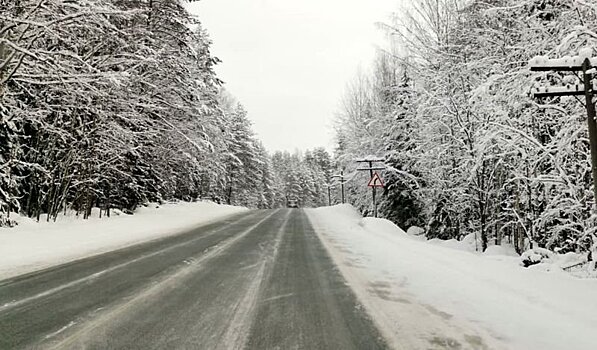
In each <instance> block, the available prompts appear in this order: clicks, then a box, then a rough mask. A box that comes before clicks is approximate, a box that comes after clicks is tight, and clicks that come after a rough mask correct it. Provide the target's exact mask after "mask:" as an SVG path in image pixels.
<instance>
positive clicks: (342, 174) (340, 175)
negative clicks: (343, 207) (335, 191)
mask: <svg viewBox="0 0 597 350" xmlns="http://www.w3.org/2000/svg"><path fill="white" fill-rule="evenodd" d="M332 178H339V179H340V187H341V188H342V204H344V203H345V200H344V184H345V183H346V181H345V180H344V170H342V171H340V174H339V175H333V176H332Z"/></svg>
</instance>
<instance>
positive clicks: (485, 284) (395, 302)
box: [307, 205, 597, 350]
mask: <svg viewBox="0 0 597 350" xmlns="http://www.w3.org/2000/svg"><path fill="white" fill-rule="evenodd" d="M307 213H308V215H309V218H310V219H311V222H312V223H313V226H314V228H315V230H316V231H317V232H318V234H319V235H320V237H321V238H322V241H323V243H324V245H325V246H326V248H327V249H328V251H329V252H330V254H331V255H332V257H333V259H334V260H335V261H336V263H337V264H338V266H339V269H340V271H341V272H342V274H343V275H344V276H345V278H346V279H347V281H348V283H349V284H350V285H351V286H352V287H353V289H354V291H355V293H356V294H357V296H358V297H359V300H360V301H361V302H362V303H363V305H364V306H365V308H367V310H368V311H369V313H370V314H371V315H372V317H373V319H374V321H375V322H376V323H377V324H378V326H379V327H380V329H381V330H382V332H384V334H385V335H386V337H387V338H388V340H389V341H390V342H391V343H392V345H393V346H394V347H395V348H397V349H427V348H458V349H461V348H462V349H483V348H489V349H501V348H503V349H545V350H548V349H581V348H593V347H594V336H595V334H596V333H597V280H591V279H577V278H574V277H571V276H570V275H568V274H566V273H563V272H557V270H554V271H551V272H545V271H541V270H539V269H532V268H531V269H525V268H522V267H521V266H520V264H519V263H520V259H519V258H517V257H512V256H508V253H507V249H506V250H505V252H503V253H504V254H501V253H500V252H499V249H498V248H495V249H494V250H495V251H492V252H490V254H485V255H482V254H477V253H471V252H468V251H463V250H458V249H453V247H452V248H450V247H449V246H443V245H441V244H437V243H436V244H433V243H431V244H430V243H427V242H425V241H421V240H419V239H416V238H413V237H410V236H408V235H407V234H405V233H404V232H403V231H402V230H400V229H399V228H398V227H396V226H394V225H393V224H391V223H389V222H387V221H386V220H381V219H372V218H365V219H363V218H361V216H360V215H359V214H358V213H357V212H356V210H354V208H352V207H351V206H348V205H341V206H335V207H326V208H318V209H311V210H307ZM392 226H393V227H392Z"/></svg>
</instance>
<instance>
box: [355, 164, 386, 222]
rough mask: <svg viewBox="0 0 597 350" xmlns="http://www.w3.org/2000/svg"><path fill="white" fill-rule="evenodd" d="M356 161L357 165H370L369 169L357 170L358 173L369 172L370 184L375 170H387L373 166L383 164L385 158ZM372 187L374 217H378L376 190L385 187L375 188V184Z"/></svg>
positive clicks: (383, 167)
mask: <svg viewBox="0 0 597 350" xmlns="http://www.w3.org/2000/svg"><path fill="white" fill-rule="evenodd" d="M355 161H356V162H357V163H367V164H368V165H369V167H367V168H357V170H358V171H368V172H369V176H370V180H369V182H370V183H371V181H373V179H374V174H373V172H374V171H375V170H385V168H386V167H385V166H373V163H380V162H383V161H384V160H383V158H374V157H367V158H364V159H357V160H355ZM376 174H377V173H376ZM369 186H370V185H369ZM370 187H371V193H372V197H373V216H374V217H377V200H376V198H375V195H376V188H377V187H383V185H382V186H375V184H374V186H370Z"/></svg>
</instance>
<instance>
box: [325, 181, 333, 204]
mask: <svg viewBox="0 0 597 350" xmlns="http://www.w3.org/2000/svg"><path fill="white" fill-rule="evenodd" d="M326 187H327V188H328V207H331V206H332V191H331V189H332V185H331V184H329V183H328V184H327V185H326Z"/></svg>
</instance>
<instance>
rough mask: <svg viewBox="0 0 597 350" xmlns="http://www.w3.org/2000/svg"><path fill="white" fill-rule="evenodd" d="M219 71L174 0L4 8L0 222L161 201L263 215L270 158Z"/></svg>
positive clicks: (24, 0)
mask: <svg viewBox="0 0 597 350" xmlns="http://www.w3.org/2000/svg"><path fill="white" fill-rule="evenodd" d="M217 62H218V60H217V58H215V57H213V56H212V55H211V54H210V40H209V38H208V36H207V34H206V33H205V31H204V30H203V29H202V28H201V26H200V23H199V22H198V21H197V20H196V19H195V18H193V17H192V16H191V15H190V14H189V13H188V12H187V11H186V10H185V8H184V7H183V5H182V3H181V1H178V0H160V1H151V0H136V1H129V0H127V1H122V0H81V1H68V0H52V1H45V0H19V1H2V2H0V225H2V224H7V223H9V213H10V212H20V213H23V214H26V215H28V216H30V217H37V218H38V219H39V218H40V216H41V214H48V215H47V218H48V220H50V219H51V218H55V217H56V216H57V215H59V213H60V212H62V211H64V210H67V209H74V210H76V211H77V212H78V213H80V214H81V215H82V216H83V217H87V216H88V215H90V213H91V209H92V208H93V207H99V208H100V209H101V212H103V213H104V215H109V214H110V209H111V208H119V209H123V210H125V211H132V210H134V209H135V208H136V207H137V206H139V205H140V204H143V203H146V202H150V201H152V202H160V201H163V200H170V199H181V200H194V199H196V198H208V199H214V200H217V201H220V202H226V203H231V204H239V205H247V206H255V207H269V206H271V205H272V204H273V198H274V196H273V189H272V183H273V177H272V176H273V175H272V172H271V169H269V167H270V161H269V158H268V155H267V153H266V151H265V150H264V148H263V146H262V145H261V144H260V143H259V142H258V141H257V139H256V138H255V137H254V135H253V133H252V132H251V127H250V123H249V122H248V120H247V118H246V112H245V111H244V109H243V108H242V106H240V105H237V104H236V103H235V102H233V101H231V99H230V97H228V96H226V94H225V93H222V92H221V81H220V80H219V79H218V77H217V76H216V74H215V73H214V70H213V68H214V65H215V64H216V63H217ZM101 212H100V213H101Z"/></svg>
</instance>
